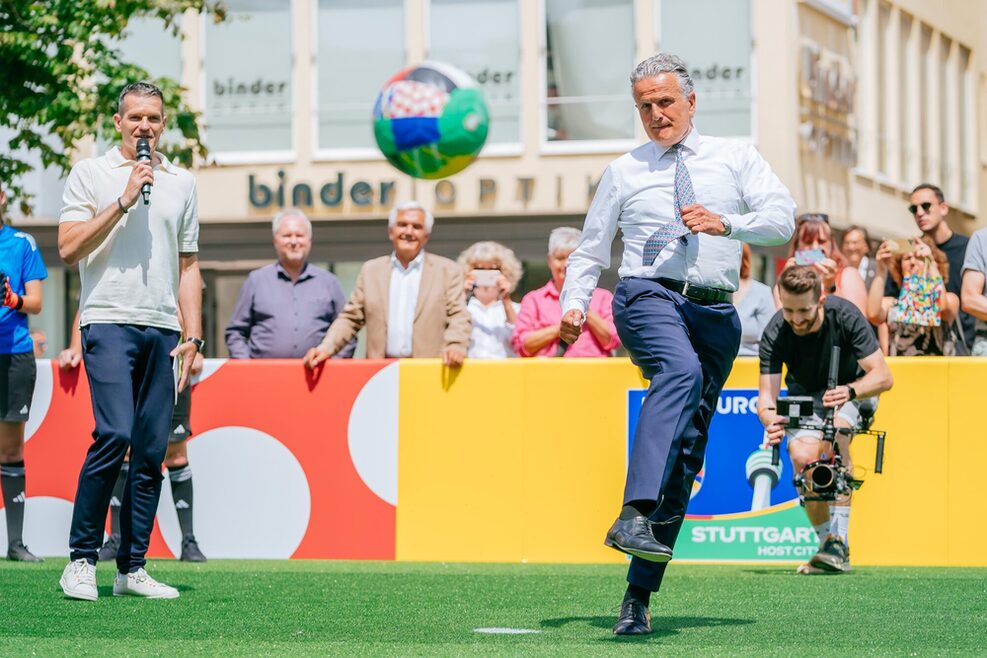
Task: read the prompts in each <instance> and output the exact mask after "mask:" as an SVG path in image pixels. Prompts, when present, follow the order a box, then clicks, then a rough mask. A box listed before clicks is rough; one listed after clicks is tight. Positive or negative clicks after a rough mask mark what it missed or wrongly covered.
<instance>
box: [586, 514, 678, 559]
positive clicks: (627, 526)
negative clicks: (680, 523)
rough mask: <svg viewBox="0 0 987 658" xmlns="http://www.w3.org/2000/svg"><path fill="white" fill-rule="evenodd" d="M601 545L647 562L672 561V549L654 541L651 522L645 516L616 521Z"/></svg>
mask: <svg viewBox="0 0 987 658" xmlns="http://www.w3.org/2000/svg"><path fill="white" fill-rule="evenodd" d="M603 543H604V544H606V545H607V546H609V547H610V548H615V549H617V550H618V551H623V552H624V553H627V554H628V555H633V556H635V557H639V558H641V559H642V560H648V561H649V562H668V561H669V560H671V559H672V549H670V548H669V547H668V546H665V545H664V544H662V543H661V542H660V541H658V540H657V539H655V535H654V533H653V532H651V521H649V520H648V517H646V516H635V517H633V518H630V519H617V520H616V521H614V522H613V525H612V526H610V530H609V532H607V538H606V539H605V540H604V541H603Z"/></svg>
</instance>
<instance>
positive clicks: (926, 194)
mask: <svg viewBox="0 0 987 658" xmlns="http://www.w3.org/2000/svg"><path fill="white" fill-rule="evenodd" d="M908 212H909V213H911V215H912V218H913V219H914V220H915V224H916V225H917V226H918V228H919V230H920V231H922V233H923V234H925V235H927V236H929V237H930V238H932V240H933V241H934V242H935V243H936V246H937V247H939V248H940V249H941V250H942V251H943V252H944V253H945V254H946V259H947V260H948V261H949V281H948V282H947V283H946V291H947V292H951V293H954V294H955V295H956V296H957V297H959V296H960V289H961V287H962V281H963V259H964V257H965V256H966V246H967V243H969V242H970V238H968V237H966V236H965V235H960V234H959V233H954V232H953V230H952V229H950V228H949V225H948V224H947V223H946V215H947V214H948V213H949V204H947V203H946V197H945V196H944V195H943V193H942V190H941V189H939V188H938V187H937V186H935V185H933V184H931V183H922V184H921V185H919V186H917V187H916V188H915V189H914V190H912V194H911V199H910V201H909V204H908ZM899 292H900V289H899V287H898V284H897V283H895V282H894V279H892V278H891V277H888V278H887V281H886V282H885V285H884V296H885V297H894V298H897V297H898V294H899ZM958 319H959V324H960V326H961V327H962V329H963V342H964V344H965V345H966V347H967V348H968V349H969V348H970V347H972V345H973V334H974V329H975V319H974V317H973V316H972V315H968V314H967V313H964V312H960V316H959V318H958ZM870 320H871V322H873V321H874V319H873V318H870ZM964 353H968V352H966V351H964Z"/></svg>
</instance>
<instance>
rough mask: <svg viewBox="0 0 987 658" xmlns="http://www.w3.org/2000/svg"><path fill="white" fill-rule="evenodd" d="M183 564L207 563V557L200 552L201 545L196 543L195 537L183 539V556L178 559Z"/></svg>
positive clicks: (188, 536) (187, 536)
mask: <svg viewBox="0 0 987 658" xmlns="http://www.w3.org/2000/svg"><path fill="white" fill-rule="evenodd" d="M178 559H179V560H181V561H182V562H205V561H206V556H205V555H203V554H202V551H200V550H199V543H198V542H197V541H195V537H194V536H193V535H186V536H185V537H184V538H182V556H181V557H180V558H178Z"/></svg>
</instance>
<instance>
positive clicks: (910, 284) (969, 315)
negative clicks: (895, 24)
mask: <svg viewBox="0 0 987 658" xmlns="http://www.w3.org/2000/svg"><path fill="white" fill-rule="evenodd" d="M905 210H906V211H907V212H908V213H909V214H910V215H911V217H912V222H911V223H910V224H909V226H908V227H907V228H903V229H902V231H901V232H900V233H903V234H906V235H907V234H908V233H909V232H910V231H911V230H912V226H914V233H915V235H914V237H911V238H894V239H889V240H884V241H878V240H875V239H873V238H872V237H871V236H870V234H869V233H868V231H867V229H866V228H864V227H862V226H857V225H853V226H850V227H848V228H847V229H846V230H844V231H843V232H842V234H840V233H839V232H838V231H836V230H835V229H834V228H833V226H831V224H830V221H829V216H828V215H827V214H826V213H822V212H811V213H803V214H801V215H799V217H798V218H797V222H796V231H795V237H794V238H793V240H792V242H791V243H790V244H789V249H788V259H787V260H786V261H785V263H784V266H783V267H781V269H782V270H783V269H787V268H788V267H790V266H792V265H811V266H813V267H814V268H816V269H817V270H818V272H819V274H820V276H821V278H822V280H823V286H824V291H825V293H826V294H828V295H832V296H835V297H841V298H843V299H846V300H847V301H850V302H852V303H853V304H854V305H855V306H856V307H857V308H859V309H860V311H861V312H862V313H864V314H865V316H866V317H867V318H868V320H870V322H871V323H872V324H873V326H874V331H875V333H876V334H877V336H878V339H879V342H880V344H881V348H882V350H883V351H884V353H885V354H887V355H889V356H896V355H907V356H929V355H946V356H966V355H970V354H973V355H977V356H987V296H985V272H987V229H982V230H980V231H978V232H976V233H975V234H974V235H973V237H972V239H971V238H967V237H966V236H963V235H961V234H959V233H956V232H954V231H952V230H951V229H950V227H949V225H948V224H947V222H946V215H947V214H948V212H949V206H948V204H947V203H946V200H945V197H944V196H943V193H942V191H941V190H940V189H939V188H938V187H936V186H935V185H931V184H927V183H924V184H922V185H919V186H918V187H916V188H915V190H914V191H913V192H912V194H911V196H910V202H909V204H907V206H906V208H905ZM408 217H410V218H412V219H415V220H419V219H420V221H419V222H410V228H409V222H407V221H404V220H405V218H408ZM399 219H401V220H402V221H401V222H400V223H399V221H398V220H399ZM418 224H420V226H418ZM433 225H434V218H433V217H432V215H431V214H430V213H429V212H428V210H427V209H425V208H424V207H423V206H421V205H420V204H418V203H416V202H408V203H405V204H402V205H400V206H398V207H397V208H395V209H394V211H392V213H391V215H390V217H389V221H388V234H389V237H390V239H391V243H392V247H393V251H392V254H391V255H390V256H384V257H381V258H379V259H375V260H373V261H368V263H366V264H365V265H364V268H363V270H362V271H361V274H360V277H359V281H358V282H357V284H358V285H357V288H356V290H354V292H353V293H352V294H351V296H350V298H349V300H348V301H347V300H346V298H345V296H344V295H343V289H342V286H341V285H340V283H339V281H338V280H337V279H336V277H335V276H334V275H333V274H332V273H330V272H327V271H326V270H324V269H321V268H319V267H316V266H314V265H312V264H311V263H309V261H308V257H309V254H310V252H311V249H312V224H311V222H310V221H309V220H308V218H307V217H306V216H305V215H304V213H303V212H301V211H300V210H297V209H289V210H286V211H284V212H282V213H280V214H279V215H278V216H276V217H275V218H274V221H273V223H272V233H273V244H274V251H275V255H276V257H277V261H276V262H275V263H272V264H271V265H267V266H265V267H262V268H260V269H258V270H255V271H253V272H251V273H250V275H249V276H248V277H247V280H246V282H245V283H244V286H243V288H242V290H241V292H240V297H239V299H238V301H237V304H236V307H235V309H234V313H233V317H232V318H231V319H230V321H229V324H228V325H227V327H226V332H225V336H226V344H227V348H228V350H229V353H230V356H231V357H232V358H303V359H305V362H306V363H307V364H308V365H310V366H313V367H314V366H315V365H317V363H319V362H320V361H321V360H322V359H324V358H329V357H332V358H350V357H352V356H353V355H354V353H355V351H356V344H357V343H356V335H357V333H358V332H359V330H360V329H362V328H364V327H366V328H367V333H368V342H369V343H372V349H368V350H367V356H370V357H377V358H380V357H409V356H415V357H417V356H433V357H442V358H444V359H445V360H446V362H447V363H450V364H451V365H456V364H458V363H461V362H462V358H466V357H468V358H471V359H501V358H511V357H567V358H572V357H608V356H613V355H615V354H618V353H619V349H620V339H619V338H618V336H617V330H616V328H615V327H614V323H613V312H612V309H611V302H612V300H613V294H612V293H611V292H610V291H609V290H606V289H603V288H597V289H596V290H595V291H594V293H593V298H592V302H591V304H590V307H589V312H588V314H587V319H586V331H585V332H584V333H583V334H582V335H581V336H580V338H579V340H577V341H576V342H575V343H573V344H572V345H568V344H567V343H565V342H564V341H562V340H560V339H559V329H560V323H561V307H560V305H559V293H560V292H561V290H562V285H563V283H564V281H565V273H566V262H567V259H568V256H569V254H571V253H572V251H573V250H575V248H576V246H577V245H578V244H579V240H580V238H581V232H580V230H579V229H577V228H572V227H566V226H563V227H559V228H556V229H554V230H553V231H552V232H551V234H550V235H549V239H548V245H547V246H548V249H547V252H546V261H547V264H548V269H549V272H550V279H549V280H548V281H547V282H546V283H545V285H543V286H541V287H539V288H536V289H534V290H531V291H530V292H528V293H527V294H525V295H524V296H523V297H521V299H520V300H519V301H518V300H516V299H515V298H514V293H515V291H516V290H517V288H518V285H519V283H520V282H521V280H522V277H523V275H524V270H523V266H522V264H521V261H520V260H519V259H518V257H517V255H516V254H515V253H514V251H513V250H511V249H510V248H509V247H507V246H505V245H503V244H500V243H497V242H491V241H480V242H476V243H474V244H472V245H470V246H469V247H467V248H466V249H465V250H463V252H462V253H460V254H459V257H458V259H457V260H456V261H455V262H453V261H450V260H448V259H445V258H441V257H439V256H435V255H432V254H428V255H427V256H428V257H427V258H426V252H425V244H426V243H427V241H428V238H429V237H430V236H431V232H432V227H433ZM968 243H969V248H968ZM437 272H441V276H438V277H436V276H435V274H436V273H437ZM778 273H780V272H778ZM763 278H766V277H763ZM436 279H438V280H436ZM460 292H461V293H462V294H461V295H460ZM733 303H734V305H735V306H736V307H737V310H738V312H739V314H740V320H741V325H742V328H743V336H742V343H741V346H740V353H739V356H757V353H758V341H759V339H760V336H761V332H762V331H763V330H764V327H765V325H766V324H767V323H768V321H769V320H770V319H771V317H772V316H773V315H774V314H775V313H776V312H777V311H778V310H779V308H780V304H779V298H778V291H777V289H776V288H772V287H769V286H768V285H766V284H765V283H763V282H762V281H759V280H757V279H756V278H753V277H752V263H751V251H750V247H749V246H748V245H747V244H744V245H743V258H742V261H741V267H740V279H739V281H738V289H737V292H736V293H735V294H734V296H733ZM32 337H33V338H34V339H35V355H36V356H37V357H42V356H43V355H44V354H45V349H46V348H47V342H46V340H45V338H44V334H43V333H42V332H41V331H40V330H37V329H35V330H32ZM371 338H372V340H371Z"/></svg>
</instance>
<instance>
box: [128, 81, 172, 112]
mask: <svg viewBox="0 0 987 658" xmlns="http://www.w3.org/2000/svg"><path fill="white" fill-rule="evenodd" d="M130 94H137V95H138V96H157V98H158V100H159V101H161V109H162V111H163V110H164V94H162V93H161V90H160V89H158V88H157V87H156V86H154V85H152V84H151V83H150V82H143V81H142V82H131V83H130V84H129V85H127V86H126V87H124V88H123V89H121V90H120V95H119V96H118V97H117V114H123V99H124V98H126V97H127V96H128V95H130Z"/></svg>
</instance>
